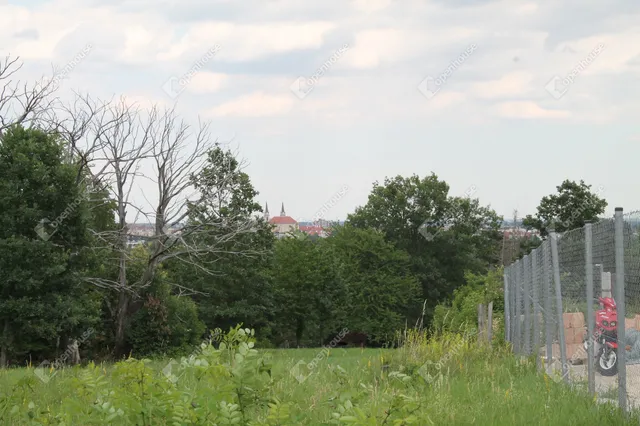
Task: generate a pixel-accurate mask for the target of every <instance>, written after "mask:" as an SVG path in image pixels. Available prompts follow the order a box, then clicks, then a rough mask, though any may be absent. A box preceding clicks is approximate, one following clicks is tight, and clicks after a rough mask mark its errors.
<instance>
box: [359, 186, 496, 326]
mask: <svg viewBox="0 0 640 426" xmlns="http://www.w3.org/2000/svg"><path fill="white" fill-rule="evenodd" d="M448 192H449V186H448V185H447V184H446V183H445V182H444V181H441V180H439V179H438V177H437V176H436V175H435V174H432V175H430V176H427V177H424V178H420V177H418V176H416V175H413V176H411V177H408V178H405V177H402V176H397V177H395V178H386V179H385V181H384V184H382V185H381V184H379V183H378V182H376V183H374V186H373V190H372V192H371V194H370V195H369V199H368V201H367V204H365V205H364V206H362V207H358V208H357V209H356V211H355V213H353V214H351V215H349V217H348V222H349V223H350V224H351V225H353V226H354V227H356V228H373V229H377V230H379V231H381V232H382V233H383V234H384V236H385V238H386V239H387V241H390V242H392V243H393V244H394V245H395V246H396V247H397V248H399V249H401V250H405V251H406V252H407V253H408V254H409V256H410V259H411V268H410V271H411V272H412V274H413V275H414V276H416V277H417V278H418V280H419V282H420V285H421V294H420V295H419V298H420V299H421V300H427V311H426V316H427V319H428V318H430V317H431V315H432V314H433V308H434V307H435V305H437V303H438V302H439V301H443V300H445V299H446V298H447V297H448V296H450V295H451V294H452V292H453V290H454V289H456V288H457V287H459V286H461V285H463V284H464V276H463V272H464V271H466V270H468V271H472V272H476V273H484V272H486V271H487V270H488V268H489V267H490V266H491V265H494V264H496V263H497V262H498V259H499V254H500V242H501V236H500V234H499V232H498V229H499V226H500V223H501V222H502V220H501V218H500V217H499V216H498V215H497V214H496V213H495V212H494V211H493V210H491V209H490V208H488V207H482V206H480V204H479V201H478V200H477V199H470V198H460V197H450V196H449V195H448ZM425 236H426V237H425ZM421 314H422V309H420V308H419V307H416V311H415V312H414V313H413V317H414V320H415V319H417V318H418V317H419V316H420V315H421Z"/></svg>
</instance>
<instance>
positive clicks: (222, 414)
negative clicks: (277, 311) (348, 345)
mask: <svg viewBox="0 0 640 426" xmlns="http://www.w3.org/2000/svg"><path fill="white" fill-rule="evenodd" d="M242 342H245V341H242ZM242 342H241V343H242ZM245 343H246V342H245ZM401 343H402V345H401V346H400V347H399V348H397V349H359V348H358V349H331V350H328V351H325V352H321V351H320V350H319V349H292V350H267V351H257V352H251V348H250V347H249V346H250V345H244V346H243V345H242V344H238V345H236V346H234V348H233V350H231V351H230V350H229V348H227V349H225V351H223V352H215V351H213V350H212V349H211V348H207V349H205V350H203V351H201V353H200V354H199V355H198V357H195V358H192V359H188V360H186V362H183V365H182V367H181V368H180V369H179V370H174V372H173V373H175V374H176V377H175V378H174V379H175V381H168V380H167V378H166V377H165V376H164V374H163V373H162V372H161V370H162V369H163V367H164V366H165V365H166V362H148V361H137V360H130V361H128V362H124V363H120V364H117V365H115V366H109V367H108V366H91V367H88V368H79V367H76V368H70V369H65V370H62V371H60V372H59V373H58V374H56V375H55V376H54V377H52V378H51V380H50V381H49V382H48V383H43V382H41V381H40V380H37V379H36V378H35V376H34V374H33V373H34V371H33V369H21V370H11V371H3V372H0V424H7V425H44V424H48V425H54V424H55V425H63V424H64V425H75V424H78V425H98V424H114V425H119V424H121V425H152V424H153V425H165V424H172V425H182V424H185V425H186V424H210V425H213V424H218V425H223V424H241V425H280V426H284V425H314V426H315V425H328V424H343V425H347V424H349V425H410V424H413V425H472V424H476V425H509V426H510V425H529V424H531V425H592V424H593V425H595V424H598V425H624V424H638V421H639V420H640V419H639V418H638V416H637V415H636V414H635V413H633V414H631V415H630V416H629V417H625V416H624V415H623V414H622V413H621V412H620V411H619V410H618V409H617V408H616V407H614V406H612V405H603V404H597V403H595V402H594V401H593V399H592V398H591V397H589V396H588V395H587V394H585V393H582V392H581V391H576V390H572V389H570V388H568V387H566V386H565V385H563V384H561V383H556V382H555V381H554V380H552V379H551V378H549V377H547V376H544V375H542V374H540V373H539V372H538V371H537V369H536V366H535V360H533V359H522V360H521V359H516V358H514V357H513V356H512V355H511V353H510V352H509V351H508V349H507V348H505V347H489V346H488V345H484V346H479V345H478V344H477V341H476V340H475V339H474V338H473V337H470V336H469V335H466V334H464V333H444V332H439V333H431V334H427V333H426V332H425V331H424V330H406V331H405V332H403V333H402V341H401ZM320 353H322V354H323V355H322V356H321V357H320V356H319V354H320ZM238 354H240V358H237V356H238ZM313 359H316V361H317V362H316V363H315V366H314V368H312V369H306V370H305V369H304V368H303V369H302V370H300V371H302V372H303V373H304V374H303V375H302V377H301V376H300V375H297V376H296V374H294V372H295V371H297V370H296V366H298V367H300V365H301V363H302V365H304V363H309V362H311V361H312V360H313ZM107 367H108V368H107ZM300 371H298V372H300ZM300 378H302V380H299V379H300ZM105 419H110V420H109V421H108V422H107V423H105V421H106V420H105ZM234 422H235V423H234Z"/></svg>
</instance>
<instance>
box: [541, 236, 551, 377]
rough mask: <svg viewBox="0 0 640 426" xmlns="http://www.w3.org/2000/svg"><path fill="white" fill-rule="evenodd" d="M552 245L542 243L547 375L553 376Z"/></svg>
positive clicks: (547, 242)
mask: <svg viewBox="0 0 640 426" xmlns="http://www.w3.org/2000/svg"><path fill="white" fill-rule="evenodd" d="M550 256H551V254H550V243H549V240H547V241H545V242H544V243H542V265H543V273H542V280H543V282H542V285H543V287H542V288H543V289H544V312H545V315H544V325H545V329H546V331H545V342H546V347H547V374H549V375H550V374H551V361H552V359H553V324H552V321H553V313H552V312H551V262H549V257H550Z"/></svg>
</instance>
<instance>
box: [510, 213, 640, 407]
mask: <svg viewBox="0 0 640 426" xmlns="http://www.w3.org/2000/svg"><path fill="white" fill-rule="evenodd" d="M504 286H505V288H504V297H505V318H506V320H505V321H506V324H505V338H506V339H507V340H508V341H509V342H510V343H511V345H512V348H513V351H514V352H515V353H516V354H519V355H523V356H531V355H535V356H536V357H537V360H538V365H539V367H540V368H543V369H544V370H545V371H546V372H547V374H549V376H551V377H552V378H554V379H555V380H557V381H564V382H566V383H570V384H571V385H572V386H578V387H584V389H585V390H587V391H589V392H590V393H592V394H594V396H597V398H598V399H599V400H612V401H615V402H617V403H618V404H619V405H620V406H621V407H622V408H623V409H625V410H626V409H628V408H635V409H640V212H633V213H628V214H623V213H622V211H621V210H619V209H616V215H615V217H614V218H612V219H603V220H600V221H598V222H597V223H593V224H591V223H589V224H586V225H585V226H584V227H583V228H579V229H573V230H570V231H567V232H563V233H555V232H550V233H549V235H548V236H546V238H545V239H544V241H543V243H542V244H541V245H540V246H539V247H537V248H536V249H535V250H533V251H532V252H531V253H529V254H528V255H526V256H524V257H522V258H521V259H519V260H517V261H515V262H514V263H512V264H511V265H509V266H507V267H505V270H504ZM618 317H619V320H618ZM618 342H620V344H619V345H618ZM623 342H624V344H623Z"/></svg>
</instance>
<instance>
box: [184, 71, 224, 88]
mask: <svg viewBox="0 0 640 426" xmlns="http://www.w3.org/2000/svg"><path fill="white" fill-rule="evenodd" d="M228 82H229V76H228V75H226V74H220V73H213V72H205V71H201V72H198V73H196V74H195V75H194V76H193V77H192V78H191V81H190V82H189V84H188V85H187V86H186V89H187V90H188V91H190V92H194V93H211V92H217V91H218V90H220V89H221V88H222V87H224V86H225V85H226V84H227V83H228Z"/></svg>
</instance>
